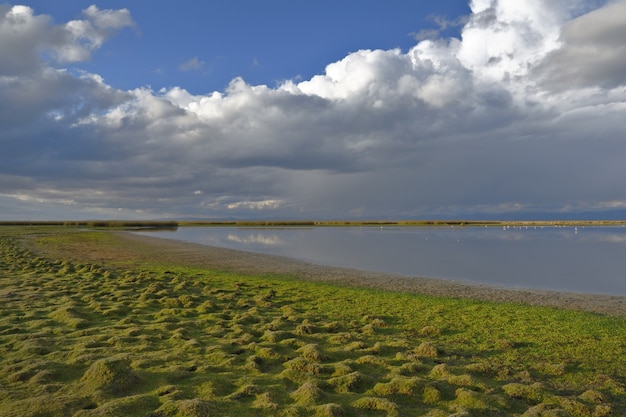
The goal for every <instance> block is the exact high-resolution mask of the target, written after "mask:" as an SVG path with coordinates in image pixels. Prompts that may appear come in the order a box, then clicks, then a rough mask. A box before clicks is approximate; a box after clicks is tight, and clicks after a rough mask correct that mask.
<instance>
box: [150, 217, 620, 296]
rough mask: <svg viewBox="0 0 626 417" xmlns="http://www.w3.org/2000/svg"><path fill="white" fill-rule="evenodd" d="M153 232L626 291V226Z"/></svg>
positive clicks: (332, 260)
mask: <svg viewBox="0 0 626 417" xmlns="http://www.w3.org/2000/svg"><path fill="white" fill-rule="evenodd" d="M146 234H147V235H150V236H155V235H156V236H159V237H165V238H171V239H178V240H183V241H188V242H194V243H200V244H204V245H210V246H219V247H225V248H232V249H239V250H244V251H250V252H258V253H267V254H273V255H281V256H286V257H290V258H294V259H298V260H303V261H307V262H311V263H316V264H322V265H329V266H340V267H349V268H357V269H362V270H368V271H379V272H387V273H394V274H400V275H404V276H424V277H433V278H444V279H451V280H458V281H467V282H472V283H481V284H489V285H498V286H505V287H518V288H535V289H550V290H559V291H573V292H582V293H598V294H610V295H622V296H626V228H624V227H577V228H575V227H536V228H535V227H527V228H526V227H522V228H519V227H518V228H497V227H398V226H391V227H382V228H381V227H312V228H296V227H285V228H239V227H182V228H179V229H178V230H177V231H175V232H149V233H146Z"/></svg>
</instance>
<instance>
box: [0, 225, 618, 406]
mask: <svg viewBox="0 0 626 417" xmlns="http://www.w3.org/2000/svg"><path fill="white" fill-rule="evenodd" d="M29 230H30V229H29ZM25 233H26V232H25V231H24V230H23V229H19V228H11V229H6V233H5V234H4V235H3V237H1V238H0V415H2V416H20V417H21V416H156V417H169V416H172V417H173V416H208V415H211V416H213V415H216V416H232V415H240V416H248V415H249V416H258V415H266V416H381V415H382V416H385V415H386V416H439V415H441V416H447V415H450V414H454V413H458V415H475V416H485V415H486V416H490V415H491V416H510V415H519V416H521V415H526V416H531V415H536V416H539V415H572V416H603V415H624V414H626V390H625V384H626V363H625V362H624V360H623V357H624V353H625V351H626V349H625V344H626V319H624V318H622V317H610V316H602V315H597V314H590V313H584V312H576V311H568V310H557V309H549V308H539V307H529V306H524V305H513V304H499V303H488V302H479V301H472V300H467V299H462V300H461V299H451V298H436V297H427V296H421V295H415V294H406V293H400V292H392V291H375V290H368V289H358V288H351V287H342V286H337V285H331V284H325V283H316V282H302V281H297V280H295V279H292V278H290V277H274V276H242V275H237V274H232V273H228V272H219V271H209V270H204V269H200V268H190V267H187V266H185V265H180V264H176V263H172V262H167V263H166V262H164V261H163V260H160V259H159V258H158V254H157V255H155V257H154V260H153V261H152V262H146V261H145V260H144V261H141V262H137V261H136V260H133V259H119V260H118V262H115V263H110V262H107V264H106V265H104V264H95V263H88V262H79V261H77V260H76V259H74V257H72V256H69V255H68V256H65V255H67V253H66V252H64V251H67V250H68V248H77V247H79V246H80V247H83V248H85V247H87V248H100V249H101V250H106V249H107V248H108V247H109V248H110V247H113V246H115V245H118V244H119V241H118V240H117V238H116V236H115V235H113V234H109V233H103V232H76V231H71V230H65V231H63V232H59V231H58V230H57V229H38V230H35V231H33V232H30V233H32V234H33V236H35V235H36V236H37V237H30V238H29V239H27V240H23V239H24V237H25ZM33 239H34V240H33ZM40 245H48V246H49V247H50V245H52V246H55V247H57V249H58V250H57V251H56V252H55V251H53V250H46V251H45V253H47V254H50V253H54V254H55V255H54V256H52V257H50V255H47V256H46V257H43V256H38V255H37V254H36V253H35V252H34V250H36V249H37V248H38V247H41V246H40ZM25 247H27V248H29V249H30V250H26V249H25ZM90 250H91V249H90ZM64 253H65V255H64ZM71 259H74V260H71Z"/></svg>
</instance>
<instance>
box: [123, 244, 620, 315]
mask: <svg viewBox="0 0 626 417" xmlns="http://www.w3.org/2000/svg"><path fill="white" fill-rule="evenodd" d="M119 236H120V237H122V238H123V240H124V241H125V242H126V243H127V244H129V245H130V246H133V247H135V248H137V247H141V248H143V249H142V251H141V253H143V254H144V256H148V257H149V258H151V257H154V256H158V258H159V259H162V260H164V261H172V262H176V263H180V264H184V265H188V266H194V267H202V268H209V269H216V270H223V271H231V272H236V273H242V274H255V275H258V274H278V275H289V276H293V277H295V278H297V279H302V280H308V281H324V282H333V283H337V284H342V285H353V286H358V287H365V288H374V289H384V290H393V291H404V292H412V293H419V294H426V295H434V296H442V297H456V298H470V299H477V300H486V301H499V302H511V303H520V304H528V305H538V306H549V307H557V308H566V309H573V310H584V311H590V312H595V313H601V314H609V315H615V316H625V317H626V297H622V296H610V295H596V294H580V293H569V292H556V291H544V290H533V289H517V288H501V287H494V286H487V285H473V284H468V283H464V282H457V281H451V280H444V279H433V278H424V277H402V276H397V275H392V274H385V273H376V272H368V271H361V270H356V269H349V268H337V267H329V266H323V265H314V264H310V263H306V262H301V261H297V260H294V259H290V258H285V257H281V256H273V255H265V254H257V253H251V252H243V251H238V250H233V249H225V248H218V247H212V246H205V245H200V244H196V243H187V242H181V241H176V240H169V239H162V238H156V237H149V236H143V235H135V234H132V233H119ZM135 256H136V254H135Z"/></svg>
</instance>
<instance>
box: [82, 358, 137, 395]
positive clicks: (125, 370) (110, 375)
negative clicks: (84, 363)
mask: <svg viewBox="0 0 626 417" xmlns="http://www.w3.org/2000/svg"><path fill="white" fill-rule="evenodd" d="M80 382H81V384H82V386H83V387H84V388H85V389H86V390H87V391H100V392H102V393H104V394H110V395H127V394H128V393H129V392H130V391H131V390H132V389H133V388H134V387H135V386H136V385H137V384H138V383H139V377H138V376H137V375H136V374H135V372H134V371H133V370H132V369H131V368H130V359H129V358H128V357H127V356H126V355H121V356H114V357H111V358H105V359H100V360H98V361H96V362H94V363H93V364H92V365H91V366H90V367H89V369H87V371H86V372H85V374H84V375H83V377H82V378H81V379H80Z"/></svg>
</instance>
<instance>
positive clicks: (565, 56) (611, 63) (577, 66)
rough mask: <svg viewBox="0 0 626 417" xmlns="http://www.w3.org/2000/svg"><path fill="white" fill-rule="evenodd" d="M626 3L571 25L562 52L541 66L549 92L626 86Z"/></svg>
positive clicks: (563, 37) (612, 5)
mask: <svg viewBox="0 0 626 417" xmlns="http://www.w3.org/2000/svg"><path fill="white" fill-rule="evenodd" d="M624 39H626V1H625V0H618V1H613V2H611V3H609V4H608V5H607V6H606V7H603V8H600V9H597V10H594V11H592V12H590V13H588V14H585V15H582V16H580V17H578V18H577V19H574V20H572V21H569V22H567V23H566V24H565V25H564V26H563V29H562V32H561V37H560V42H561V45H560V47H559V48H558V49H556V50H555V51H553V52H552V53H551V54H550V55H549V56H548V57H547V58H546V59H545V60H544V62H543V63H542V64H541V65H540V66H539V68H538V71H539V72H540V73H541V74H542V75H544V76H545V78H546V80H545V83H546V88H550V87H552V88H560V89H566V88H584V87H596V86H599V87H603V88H612V87H618V86H620V85H622V86H623V85H624V84H625V83H626V43H625V42H624Z"/></svg>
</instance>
